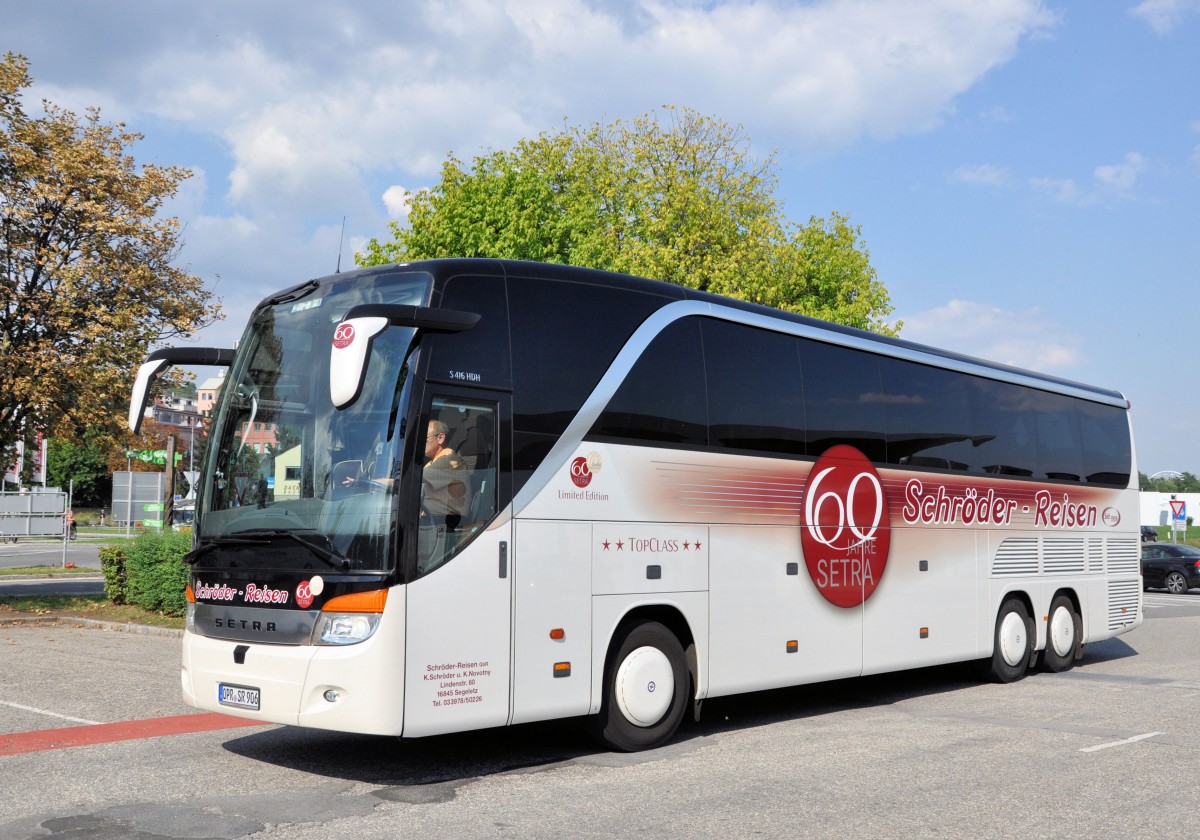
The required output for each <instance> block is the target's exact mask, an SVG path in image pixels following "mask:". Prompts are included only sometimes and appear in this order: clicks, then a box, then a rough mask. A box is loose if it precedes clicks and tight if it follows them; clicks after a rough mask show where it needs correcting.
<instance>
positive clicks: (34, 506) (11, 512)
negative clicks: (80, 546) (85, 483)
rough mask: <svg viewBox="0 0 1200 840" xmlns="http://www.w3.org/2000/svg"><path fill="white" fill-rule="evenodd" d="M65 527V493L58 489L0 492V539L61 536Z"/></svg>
mask: <svg viewBox="0 0 1200 840" xmlns="http://www.w3.org/2000/svg"><path fill="white" fill-rule="evenodd" d="M66 527H67V494H66V493H64V492H62V491H61V490H57V489H55V490H46V491H40V492H32V493H0V538H12V537H61V536H62V535H63V534H64V532H65V531H66Z"/></svg>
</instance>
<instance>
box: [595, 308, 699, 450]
mask: <svg viewBox="0 0 1200 840" xmlns="http://www.w3.org/2000/svg"><path fill="white" fill-rule="evenodd" d="M589 436H591V437H597V438H611V439H616V440H621V441H630V442H633V441H636V442H640V443H655V444H656V443H667V444H676V445H685V446H705V445H706V444H707V443H708V413H707V400H706V397H705V384H704V352H703V350H702V349H701V345H700V323H699V321H698V320H697V319H695V318H685V319H683V320H681V321H676V322H675V323H673V324H671V325H670V326H669V327H667V328H666V329H665V330H663V331H662V332H661V333H660V334H659V335H658V336H657V337H656V338H655V339H654V340H653V341H652V342H650V345H649V346H648V347H647V348H646V350H645V352H644V353H642V355H641V358H639V359H638V360H637V362H636V363H635V364H634V366H633V368H632V369H631V370H630V371H629V374H628V376H626V377H625V381H624V382H622V383H621V386H620V387H619V388H618V389H617V392H616V393H615V394H613V397H612V399H611V400H609V403H608V405H607V406H606V407H605V409H604V411H603V413H601V415H600V417H599V419H597V420H596V424H595V425H594V426H593V427H592V430H591V433H590V435H589Z"/></svg>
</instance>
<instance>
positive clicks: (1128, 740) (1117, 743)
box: [1080, 732, 1162, 752]
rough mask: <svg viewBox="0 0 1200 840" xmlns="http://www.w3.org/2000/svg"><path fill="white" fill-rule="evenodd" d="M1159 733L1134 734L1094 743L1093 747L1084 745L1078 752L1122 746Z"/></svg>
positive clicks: (1159, 733)
mask: <svg viewBox="0 0 1200 840" xmlns="http://www.w3.org/2000/svg"><path fill="white" fill-rule="evenodd" d="M1161 734H1162V733H1161V732H1147V733H1145V734H1143V735H1134V736H1133V737H1132V738H1126V739H1125V740H1124V741H1109V742H1108V743H1107V744H1096V746H1094V747H1084V748H1083V749H1081V750H1080V752H1097V751H1099V750H1106V749H1108V748H1109V747H1123V746H1125V745H1126V744H1133V743H1136V742H1138V741H1145V740H1146V739H1147V738H1153V737H1154V736H1155V735H1161Z"/></svg>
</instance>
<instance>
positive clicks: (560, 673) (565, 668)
mask: <svg viewBox="0 0 1200 840" xmlns="http://www.w3.org/2000/svg"><path fill="white" fill-rule="evenodd" d="M554 676H556V677H569V676H571V663H570V662H555V663H554Z"/></svg>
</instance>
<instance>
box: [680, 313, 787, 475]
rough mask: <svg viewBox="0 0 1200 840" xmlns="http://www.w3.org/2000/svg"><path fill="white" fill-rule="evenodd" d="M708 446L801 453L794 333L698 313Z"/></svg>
mask: <svg viewBox="0 0 1200 840" xmlns="http://www.w3.org/2000/svg"><path fill="white" fill-rule="evenodd" d="M701 331H702V333H703V335H704V367H705V369H706V371H707V373H708V421H709V438H710V441H711V444H712V446H714V447H720V448H729V449H748V450H752V451H755V452H780V453H784V454H789V455H803V454H804V400H803V392H802V388H801V381H800V357H799V355H798V353H797V350H796V339H794V338H792V337H791V336H787V335H781V334H779V333H773V332H768V331H766V330H758V329H754V328H753V327H747V326H743V325H741V324H731V323H729V322H728V321H718V320H714V319H708V318H706V319H704V320H703V321H701Z"/></svg>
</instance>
